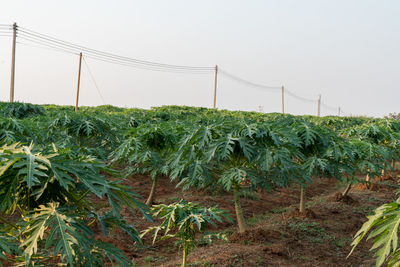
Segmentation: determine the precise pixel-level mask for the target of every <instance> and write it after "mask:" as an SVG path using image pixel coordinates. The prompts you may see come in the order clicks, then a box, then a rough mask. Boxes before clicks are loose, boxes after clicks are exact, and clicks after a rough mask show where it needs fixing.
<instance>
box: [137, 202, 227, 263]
mask: <svg viewBox="0 0 400 267" xmlns="http://www.w3.org/2000/svg"><path fill="white" fill-rule="evenodd" d="M151 212H152V215H153V217H154V218H158V219H160V220H161V224H160V225H159V226H152V227H149V228H148V229H146V230H144V231H143V232H142V234H141V237H143V236H144V235H146V234H148V233H151V232H153V244H154V243H155V242H156V240H157V239H158V238H159V236H158V235H159V234H160V238H159V240H165V239H167V238H172V237H174V238H176V239H177V240H178V245H179V246H180V247H181V248H182V252H183V255H182V265H181V266H182V267H185V266H186V263H187V256H188V254H189V252H190V250H191V249H193V248H194V247H195V246H196V234H197V233H203V232H204V231H205V230H206V229H207V227H208V226H209V225H212V226H214V227H216V226H217V225H216V222H220V223H222V220H223V219H225V220H228V221H231V219H230V217H229V214H228V213H226V212H225V211H224V210H221V209H219V208H218V207H216V206H214V207H210V208H206V207H203V206H200V205H199V204H197V203H192V202H186V201H184V200H181V201H179V202H177V203H173V204H169V205H165V204H160V205H154V206H153V207H152V208H151Z"/></svg>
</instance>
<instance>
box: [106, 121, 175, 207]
mask: <svg viewBox="0 0 400 267" xmlns="http://www.w3.org/2000/svg"><path fill="white" fill-rule="evenodd" d="M179 128H180V126H179V124H177V123H174V124H170V123H165V122H164V123H148V124H141V125H139V126H138V127H136V128H133V129H132V130H130V131H129V133H128V134H127V137H126V138H125V140H124V141H123V142H122V143H121V145H120V146H119V147H118V148H117V149H116V150H115V151H114V152H113V153H112V154H111V158H112V161H113V162H120V163H127V164H129V168H128V171H127V176H129V175H132V174H134V173H136V174H145V175H149V176H150V177H151V179H152V186H151V190H150V193H149V195H148V198H147V201H146V204H147V205H149V206H150V205H152V204H153V202H154V198H155V192H156V188H157V181H158V178H159V175H167V174H168V164H167V158H168V156H169V155H170V154H171V153H172V151H173V150H174V148H175V145H176V142H177V134H178V132H179Z"/></svg>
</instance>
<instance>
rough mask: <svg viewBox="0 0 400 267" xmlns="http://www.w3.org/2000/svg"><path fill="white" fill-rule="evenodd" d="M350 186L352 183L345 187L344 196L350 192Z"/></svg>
mask: <svg viewBox="0 0 400 267" xmlns="http://www.w3.org/2000/svg"><path fill="white" fill-rule="evenodd" d="M350 188H351V184H348V185H347V187H346V189H345V190H344V192H343V193H342V196H343V197H345V196H347V194H348V193H349V191H350Z"/></svg>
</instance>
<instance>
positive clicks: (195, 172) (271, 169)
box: [169, 120, 298, 233]
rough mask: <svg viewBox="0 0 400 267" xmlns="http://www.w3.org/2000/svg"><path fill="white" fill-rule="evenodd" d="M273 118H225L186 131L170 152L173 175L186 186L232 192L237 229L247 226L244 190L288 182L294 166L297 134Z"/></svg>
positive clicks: (242, 230) (266, 187) (184, 187)
mask: <svg viewBox="0 0 400 267" xmlns="http://www.w3.org/2000/svg"><path fill="white" fill-rule="evenodd" d="M272 124H273V123H272V122H271V123H270V125H267V124H265V125H257V124H247V123H246V122H243V121H237V120H231V121H229V120H223V121H221V122H220V123H216V124H210V125H205V126H200V127H195V128H193V129H192V130H191V131H187V134H186V135H185V136H184V137H183V138H182V140H181V141H180V143H179V145H178V149H177V151H176V152H175V153H173V154H172V156H171V157H170V164H169V165H170V176H171V179H172V180H174V179H179V183H178V186H181V185H182V186H183V189H184V190H186V189H188V188H189V187H195V188H222V189H224V190H225V191H227V192H230V193H232V195H233V202H234V206H235V212H236V220H237V225H238V231H239V232H240V233H242V232H244V231H246V228H247V225H246V222H245V219H244V216H243V210H242V207H241V203H240V196H241V194H242V192H243V191H245V190H257V189H262V190H265V189H272V188H273V187H274V185H288V184H289V180H290V179H291V177H295V176H293V175H292V174H293V173H294V172H295V171H296V170H297V169H296V168H295V167H294V165H293V162H292V157H293V155H294V154H296V151H297V149H296V143H297V142H298V139H297V137H296V136H295V135H293V134H292V135H290V134H288V133H290V132H291V130H290V128H289V127H287V126H286V127H285V126H282V125H283V124H282V123H276V124H273V125H272ZM290 137H292V138H294V140H292V139H291V138H290Z"/></svg>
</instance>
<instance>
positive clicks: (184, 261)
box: [182, 245, 188, 267]
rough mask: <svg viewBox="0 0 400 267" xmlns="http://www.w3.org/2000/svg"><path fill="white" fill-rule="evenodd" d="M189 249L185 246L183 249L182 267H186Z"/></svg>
mask: <svg viewBox="0 0 400 267" xmlns="http://www.w3.org/2000/svg"><path fill="white" fill-rule="evenodd" d="M187 250H188V249H187V247H186V245H184V247H183V258H182V267H185V266H186V258H187Z"/></svg>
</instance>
